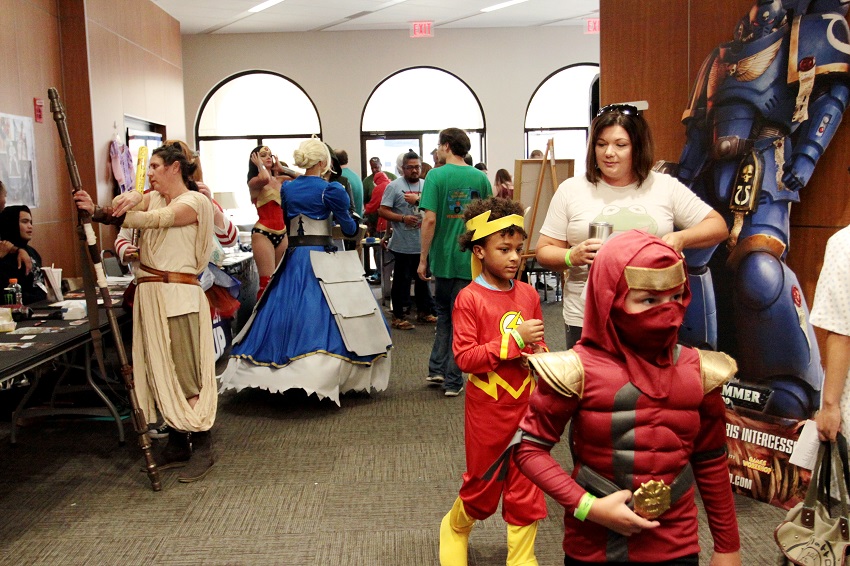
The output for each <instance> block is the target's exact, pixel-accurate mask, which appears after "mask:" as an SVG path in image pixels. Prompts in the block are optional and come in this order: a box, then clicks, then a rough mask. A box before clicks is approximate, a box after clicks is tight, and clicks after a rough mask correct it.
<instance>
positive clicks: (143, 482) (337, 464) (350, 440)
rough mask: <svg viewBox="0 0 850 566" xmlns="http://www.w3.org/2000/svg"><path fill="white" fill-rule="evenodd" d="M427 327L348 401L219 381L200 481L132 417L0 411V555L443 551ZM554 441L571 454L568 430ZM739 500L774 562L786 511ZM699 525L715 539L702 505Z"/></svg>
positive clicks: (476, 558)
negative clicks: (147, 446) (157, 461)
mask: <svg viewBox="0 0 850 566" xmlns="http://www.w3.org/2000/svg"><path fill="white" fill-rule="evenodd" d="M549 298H550V299H552V298H553V297H552V293H551V292H550V293H549ZM544 317H545V321H546V325H547V332H546V335H547V340H548V342H549V345H550V347H551V348H552V349H562V348H563V346H564V337H563V334H564V333H563V323H562V319H561V318H560V304H556V303H547V304H545V305H544ZM433 335H434V330H433V326H424V325H419V326H418V327H417V328H416V329H415V330H412V331H394V335H393V338H394V341H395V348H394V350H393V372H392V377H391V380H390V385H389V388H388V389H387V391H384V392H380V393H373V394H371V395H367V394H348V395H345V396H343V398H342V407H339V408H338V407H337V406H336V405H335V404H333V403H332V402H330V401H318V400H317V399H316V398H315V397H307V396H306V395H305V394H304V393H302V392H300V391H292V392H288V393H287V394H285V395H279V394H269V393H267V392H265V391H256V390H246V391H243V392H241V393H239V394H232V393H231V394H225V395H223V396H222V397H221V399H220V405H219V413H218V420H217V422H216V426H215V428H214V432H215V443H216V447H217V452H218V461H217V463H216V465H215V467H214V468H213V470H212V471H211V472H210V474H209V475H208V476H207V477H206V478H205V479H204V480H203V481H200V482H197V483H194V484H180V483H178V482H177V473H176V472H175V471H166V472H163V489H162V491H161V492H158V493H155V492H153V491H151V489H150V486H149V483H148V480H147V476H146V475H145V474H143V473H140V471H139V465H140V463H141V459H140V452H139V450H138V447H137V446H136V444H135V440H134V435H133V433H132V430H131V426H130V425H129V424H127V427H126V430H127V433H128V437H129V440H128V442H127V444H126V445H125V446H119V445H118V442H117V437H116V434H115V428H114V424H112V423H108V422H103V421H96V420H84V419H73V420H72V419H67V418H66V419H61V420H59V419H46V420H39V421H35V422H32V423H29V424H28V426H26V427H24V428H22V429H20V431H19V436H18V444H17V445H16V446H11V445H10V443H9V441H8V437H9V417H8V415H6V416H5V417H2V418H4V419H5V420H4V421H0V564H2V565H5V564H15V565H18V564H39V565H40V564H45V565H47V564H57V565H59V564H62V565H67V564H121V565H134V564H187V565H190V564H191V565H199V564H246V565H253V564H282V565H316V566H328V565H352V566H353V565H364V566H367V565H368V566H384V565H435V564H438V562H439V560H438V538H439V536H438V530H439V523H440V519H441V518H442V516H443V515H444V514H445V513H446V512H447V511H448V509H449V508H450V506H451V504H452V502H453V501H454V499H455V497H456V496H457V490H458V488H459V486H460V478H461V474H462V473H463V470H464V451H463V396H460V397H458V398H454V399H451V398H446V397H444V396H443V395H442V391H441V390H440V389H439V388H436V387H429V386H428V385H426V383H425V381H424V377H425V375H426V372H427V359H428V354H429V352H430V347H431V344H432V340H433ZM6 394H7V395H9V393H8V392H6ZM0 401H2V400H0ZM555 454H556V457H557V458H558V459H559V460H560V461H562V462H565V463H566V461H567V455H566V448H565V447H564V446H558V447H556V449H555ZM548 503H549V514H550V517H549V518H548V519H547V520H545V521H543V522H542V524H541V527H540V529H539V533H538V537H537V544H536V548H537V556H538V559H539V562H540V564H541V566H556V565H559V564H563V553H562V551H561V539H562V534H563V531H562V528H563V523H562V514H563V511H562V509H561V508H560V507H559V506H558V505H557V504H556V503H554V502H552V501H551V500H548ZM736 504H737V511H738V520H739V523H740V526H741V536H742V541H743V545H744V550H743V554H744V564H748V565H750V564H752V565H758V564H765V565H766V564H773V563H775V557H776V551H775V546H774V543H773V537H772V531H773V528H774V527H775V525H776V524H778V523H779V522H780V521H781V520H782V518H783V517H784V514H785V512H784V511H782V510H780V509H776V508H774V507H771V506H768V505H766V504H763V503H759V502H755V501H753V500H750V499H747V498H744V497H737V498H736ZM700 537H701V542H702V546H703V547H704V549H710V547H711V544H710V536H709V535H708V530H707V528H706V523H705V519H704V517H703V516H701V517H700ZM505 556H506V548H505V524H504V522H503V521H502V519H501V517H500V516H498V515H497V516H494V517H491V518H490V519H487V520H486V521H483V522H480V523H479V524H478V525H476V527H475V529H474V530H473V532H472V536H471V540H470V552H469V564H471V565H475V566H489V565H499V564H504V563H505ZM707 557H708V554H707V553H706V551H705V550H704V551H703V554H702V563H703V564H708V558H707Z"/></svg>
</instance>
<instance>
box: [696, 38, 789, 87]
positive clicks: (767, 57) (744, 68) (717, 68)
mask: <svg viewBox="0 0 850 566" xmlns="http://www.w3.org/2000/svg"><path fill="white" fill-rule="evenodd" d="M780 47H782V38H779V39H778V40H776V41H775V42H774V43H773V45H771V46H769V47H767V48H766V49H763V50H761V51H759V52H758V53H755V54H753V55H750V56H748V57H744V58H743V59H741V60H740V61H734V62H726V61H725V59H726V58H727V56H728V55H729V54H730V51H729V48H727V47H724V48H723V49H721V50H720V56H719V57H718V58H717V59H715V60H714V64H713V65H712V66H711V72H710V73H709V78H708V92H709V97H710V96H712V95H713V94H714V93H715V92H717V89H718V88H719V87H720V83H722V82H723V81H724V80H725V79H726V78H727V77H735V80H737V81H740V82H747V81H752V80H755V79H757V78H759V77H760V76H762V75H763V74H764V72H765V71H766V70H767V69H768V67H770V65H771V64H772V63H773V61H774V60H775V59H776V55H777V54H778V53H779V48H780Z"/></svg>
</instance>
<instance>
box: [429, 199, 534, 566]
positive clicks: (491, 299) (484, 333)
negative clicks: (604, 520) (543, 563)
mask: <svg viewBox="0 0 850 566" xmlns="http://www.w3.org/2000/svg"><path fill="white" fill-rule="evenodd" d="M464 220H466V221H467V222H466V228H467V230H468V232H466V233H465V234H464V235H462V236H461V237H460V245H461V249H462V250H471V251H472V254H473V258H472V278H473V282H472V283H471V284H470V285H468V286H467V287H465V288H464V289H463V290H462V291H461V292H460V293H459V294H458V296H457V299H456V300H455V304H454V309H453V312H452V325H453V327H454V340H453V350H454V355H455V359H456V360H457V365H458V367H459V368H460V369H461V371H465V372H469V373H470V376H469V382H468V389H467V393H466V403H465V443H466V472H465V473H464V474H463V485H462V486H461V488H460V495H459V497H458V498H457V500H455V503H454V506H453V507H452V509H451V511H449V513H448V514H447V515H446V516H445V517H444V518H443V521H442V523H441V524H440V564H442V565H443V566H459V565H466V563H467V543H468V541H469V533H470V531H471V530H472V527H473V525H474V523H475V521H476V520H483V519H486V518H487V517H489V516H490V515H492V514H493V513H495V512H496V509H497V507H498V505H499V499H500V498H501V499H502V516H503V517H504V519H505V522H506V523H507V524H508V535H507V538H508V559H507V564H508V565H509V566H519V565H534V566H536V565H537V559H536V558H535V556H534V538H535V536H536V534H537V521H538V520H539V519H542V518H544V517H545V516H546V503H545V501H544V498H543V492H541V491H540V489H538V488H537V486H535V485H534V484H533V483H531V481H529V480H528V478H526V477H525V476H524V475H523V474H522V473H520V471H519V470H517V469H516V467H514V466H513V465H510V466H509V467H508V470H507V474H506V476H505V477H504V478H499V479H490V480H485V479H483V478H482V476H483V475H484V472H485V471H486V470H487V468H488V467H489V466H490V464H492V463H493V461H494V460H496V458H498V456H499V455H500V454H501V453H502V451H503V450H504V447H505V445H507V444H508V442H509V441H510V439H511V437H513V436H514V434H515V433H516V430H517V427H518V426H519V421H520V419H521V418H522V416H523V415H524V414H525V411H526V409H527V408H528V398H529V395H530V393H531V391H532V390H533V389H534V380H533V379H532V378H531V373H530V372H529V369H528V364H527V363H526V362H525V361H524V358H523V353H526V354H530V353H533V352H545V351H546V345H545V343H544V342H543V320H542V319H543V315H542V311H541V310H540V297H539V296H538V295H537V291H536V290H535V289H534V288H533V287H531V286H530V285H528V284H526V283H523V282H521V281H517V280H515V279H514V277H515V276H516V272H517V270H518V269H519V265H520V261H521V258H520V254H521V252H522V246H523V242H524V241H525V238H526V233H525V230H523V217H522V207H521V206H520V205H519V203H516V202H512V201H509V200H507V199H495V198H491V199H487V200H483V201H482V200H479V201H473V202H472V203H471V204H470V205H469V206H468V207H467V208H466V211H465V212H464Z"/></svg>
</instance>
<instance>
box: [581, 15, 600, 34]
mask: <svg viewBox="0 0 850 566" xmlns="http://www.w3.org/2000/svg"><path fill="white" fill-rule="evenodd" d="M585 22H587V25H586V27H585V28H584V33H599V18H588V19H587V20H585Z"/></svg>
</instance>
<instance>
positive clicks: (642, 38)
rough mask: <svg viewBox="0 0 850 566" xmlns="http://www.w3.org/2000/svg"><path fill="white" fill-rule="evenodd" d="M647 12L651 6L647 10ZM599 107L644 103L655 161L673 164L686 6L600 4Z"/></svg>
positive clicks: (665, 0)
mask: <svg viewBox="0 0 850 566" xmlns="http://www.w3.org/2000/svg"><path fill="white" fill-rule="evenodd" d="M647 6H651V8H648V7H647ZM599 8H600V10H599V13H600V18H601V19H602V21H603V22H605V25H604V30H603V32H602V34H601V37H600V53H599V63H600V99H601V100H600V102H601V104H602V105H605V104H610V103H612V102H622V101H626V100H646V101H648V102H649V110H648V111H647V112H646V114H645V116H646V119H647V121H648V122H649V125H650V128H651V129H652V135H653V138H654V141H655V158H656V159H667V160H670V161H678V158H679V154H680V152H681V148H682V143H683V140H684V136H683V133H682V131H680V130H679V129H677V128H675V127H672V128H671V127H670V126H669V125H670V124H674V125H675V124H678V122H679V119H680V118H681V116H682V110H683V109H684V108H685V105H686V103H687V99H688V92H689V89H690V83H689V82H688V73H687V57H680V56H677V55H676V54H680V53H686V52H687V46H688V26H687V22H688V20H687V4H686V3H685V2H682V0H653V1H652V2H650V3H647V2H645V1H643V0H601V2H600V6H599Z"/></svg>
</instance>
